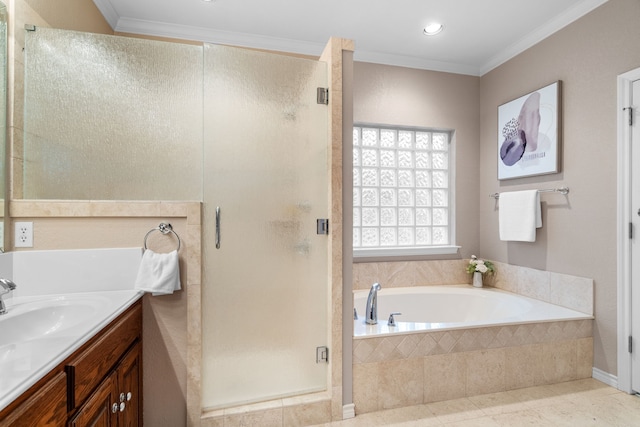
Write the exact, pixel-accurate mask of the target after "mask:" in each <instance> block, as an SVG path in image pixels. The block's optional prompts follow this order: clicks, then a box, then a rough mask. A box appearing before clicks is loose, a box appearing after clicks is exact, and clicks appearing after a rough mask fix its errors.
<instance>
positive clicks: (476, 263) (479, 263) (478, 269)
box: [467, 255, 496, 288]
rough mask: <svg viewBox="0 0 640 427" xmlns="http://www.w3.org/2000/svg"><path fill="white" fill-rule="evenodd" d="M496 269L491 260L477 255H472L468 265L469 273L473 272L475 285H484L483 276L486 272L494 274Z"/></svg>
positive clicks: (478, 286)
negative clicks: (479, 257)
mask: <svg viewBox="0 0 640 427" xmlns="http://www.w3.org/2000/svg"><path fill="white" fill-rule="evenodd" d="M495 271H496V269H495V267H494V266H493V263H492V262H491V261H485V260H482V259H478V257H477V256H475V255H471V259H470V260H469V264H468V265H467V273H469V274H473V286H475V287H476V288H481V287H482V276H483V275H484V274H493V273H494V272H495Z"/></svg>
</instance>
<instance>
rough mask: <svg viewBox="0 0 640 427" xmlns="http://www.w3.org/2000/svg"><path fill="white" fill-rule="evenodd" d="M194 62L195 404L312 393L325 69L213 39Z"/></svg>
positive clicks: (322, 379) (323, 320)
mask: <svg viewBox="0 0 640 427" xmlns="http://www.w3.org/2000/svg"><path fill="white" fill-rule="evenodd" d="M204 63H205V66H204V69H205V90H204V92H205V104H204V105H205V108H204V110H205V120H204V122H205V132H204V135H205V138H204V159H205V162H204V165H205V166H204V169H205V171H206V172H205V174H206V178H205V180H204V202H205V204H204V219H205V221H204V238H203V242H204V253H205V254H207V255H206V256H207V260H206V262H205V263H204V283H206V285H205V286H204V287H203V289H202V294H203V305H202V308H203V314H202V315H203V318H202V327H203V365H202V368H203V384H204V385H203V389H202V395H203V407H204V408H218V407H225V406H230V405H235V404H238V403H249V402H256V401H260V400H265V399H271V398H277V397H282V396H289V395H294V394H300V393H306V392H313V391H319V390H324V389H325V388H326V383H327V364H326V363H325V362H324V361H318V363H317V362H316V348H317V347H324V346H326V345H327V343H328V331H327V299H328V298H327V294H328V280H327V245H328V237H327V236H326V235H318V234H317V227H316V219H318V218H326V217H327V214H328V184H327V177H328V170H327V168H328V159H327V155H328V154H327V106H326V105H321V104H320V105H319V104H318V103H317V98H316V93H317V88H318V87H324V86H326V81H327V71H326V66H325V64H324V63H320V62H317V61H309V60H303V59H299V58H291V57H286V56H280V55H273V54H265V53H261V52H253V51H247V50H241V49H233V48H228V47H224V46H214V45H207V46H205V50H204ZM218 208H219V209H218ZM216 211H217V212H218V221H217V224H218V225H219V227H217V230H216V221H214V218H216Z"/></svg>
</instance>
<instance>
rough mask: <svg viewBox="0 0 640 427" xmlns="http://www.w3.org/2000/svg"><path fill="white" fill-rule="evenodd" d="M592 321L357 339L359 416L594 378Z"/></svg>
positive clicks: (355, 387)
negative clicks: (592, 375) (385, 410)
mask: <svg viewBox="0 0 640 427" xmlns="http://www.w3.org/2000/svg"><path fill="white" fill-rule="evenodd" d="M592 335H593V321H592V320H577V321H565V322H549V323H532V324H523V325H509V326H497V327H488V328H475V329H467V330H451V331H441V332H433V333H420V334H411V335H397V336H388V337H384V338H364V339H356V340H354V348H353V359H354V366H353V377H354V378H353V398H354V403H355V406H356V414H363V413H367V412H374V411H380V410H384V409H391V408H400V407H405V406H411V405H417V404H423V403H430V402H438V401H443V400H450V399H457V398H463V397H471V396H478V395H482V394H487V393H497V392H502V391H507V390H515V389H519V388H525V387H532V386H539V385H547V384H556V383H560V382H564V381H571V380H576V379H584V378H590V377H591V371H592V365H593V338H592Z"/></svg>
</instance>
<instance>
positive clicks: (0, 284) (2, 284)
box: [0, 279, 16, 314]
mask: <svg viewBox="0 0 640 427" xmlns="http://www.w3.org/2000/svg"><path fill="white" fill-rule="evenodd" d="M15 288H16V284H15V283H13V282H12V281H11V280H9V279H0V314H6V312H7V307H5V305H4V301H3V300H2V295H4V294H8V293H9V292H11V291H13V290H14V289H15Z"/></svg>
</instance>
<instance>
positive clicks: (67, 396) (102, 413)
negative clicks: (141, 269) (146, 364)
mask: <svg viewBox="0 0 640 427" xmlns="http://www.w3.org/2000/svg"><path fill="white" fill-rule="evenodd" d="M141 341H142V303H141V301H138V302H136V303H135V304H134V305H133V306H131V307H130V308H129V309H127V311H125V312H124V313H123V314H122V315H120V316H119V317H118V318H117V319H115V320H114V321H113V322H111V323H110V324H109V325H108V326H107V327H105V328H104V329H103V330H102V331H100V332H99V333H98V334H97V335H96V336H95V337H93V338H92V339H91V340H89V341H88V342H87V343H86V344H84V345H83V346H82V347H80V348H79V349H78V350H77V351H76V352H75V353H74V354H72V355H71V356H70V357H68V358H67V359H66V360H65V361H64V362H63V363H62V364H60V365H59V366H58V367H57V368H56V369H54V370H52V372H51V373H49V374H48V375H47V376H46V377H45V378H43V379H42V380H41V381H40V382H38V383H37V384H36V385H35V386H33V387H32V388H31V389H29V390H28V391H27V392H25V393H24V394H23V395H22V396H20V397H19V398H18V399H16V401H15V402H14V403H12V404H11V405H9V406H8V407H7V408H5V409H4V410H3V411H1V412H0V427H9V426H11V427H65V426H69V427H85V426H95V427H99V426H105V427H106V426H109V427H137V426H142V396H141V394H142V344H141Z"/></svg>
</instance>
